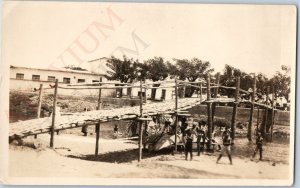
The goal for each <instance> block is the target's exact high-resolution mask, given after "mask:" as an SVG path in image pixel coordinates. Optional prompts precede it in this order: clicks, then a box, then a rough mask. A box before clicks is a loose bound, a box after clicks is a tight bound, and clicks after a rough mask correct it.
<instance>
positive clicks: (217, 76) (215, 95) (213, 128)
mask: <svg viewBox="0 0 300 188" xmlns="http://www.w3.org/2000/svg"><path fill="white" fill-rule="evenodd" d="M216 84H217V85H219V84H220V73H219V72H218V73H217V75H216ZM218 94H219V87H216V88H214V98H218ZM216 106H217V103H213V104H212V122H214V118H215V113H216ZM214 130H215V126H214V123H212V131H213V132H214Z"/></svg>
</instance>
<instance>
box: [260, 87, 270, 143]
mask: <svg viewBox="0 0 300 188" xmlns="http://www.w3.org/2000/svg"><path fill="white" fill-rule="evenodd" d="M269 93H270V87H269V86H268V87H267V92H266V95H267V96H266V105H268V102H269ZM264 120H265V122H263V125H262V127H261V128H262V129H261V131H262V136H263V138H265V139H266V136H267V123H268V107H265V117H264ZM266 140H267V139H266Z"/></svg>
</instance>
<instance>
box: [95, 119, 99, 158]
mask: <svg viewBox="0 0 300 188" xmlns="http://www.w3.org/2000/svg"><path fill="white" fill-rule="evenodd" d="M95 132H96V147H95V156H98V153H99V138H100V121H99V122H98V123H97V124H96V126H95Z"/></svg>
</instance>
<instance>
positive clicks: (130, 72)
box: [106, 56, 139, 96]
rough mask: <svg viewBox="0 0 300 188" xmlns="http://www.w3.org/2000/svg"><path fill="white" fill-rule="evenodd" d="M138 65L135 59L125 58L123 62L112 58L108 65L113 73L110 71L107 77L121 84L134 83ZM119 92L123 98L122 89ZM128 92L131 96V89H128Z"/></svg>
mask: <svg viewBox="0 0 300 188" xmlns="http://www.w3.org/2000/svg"><path fill="white" fill-rule="evenodd" d="M138 65H139V62H138V60H133V58H127V57H126V56H123V60H122V59H118V58H116V57H114V56H112V57H111V58H110V59H109V60H108V63H107V66H108V67H109V68H111V70H112V71H108V72H107V73H108V75H107V76H106V77H107V79H108V80H118V81H120V82H121V83H132V82H133V80H135V79H136V78H137V72H136V70H137V68H138ZM118 91H119V92H120V96H122V89H119V90H118ZM127 91H128V93H129V95H130V93H131V89H128V90H127Z"/></svg>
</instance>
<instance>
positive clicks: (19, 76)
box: [16, 73, 24, 80]
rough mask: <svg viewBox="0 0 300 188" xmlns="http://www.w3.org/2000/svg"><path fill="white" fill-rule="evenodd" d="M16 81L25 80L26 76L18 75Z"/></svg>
mask: <svg viewBox="0 0 300 188" xmlns="http://www.w3.org/2000/svg"><path fill="white" fill-rule="evenodd" d="M16 79H17V80H24V74H22V73H17V75H16Z"/></svg>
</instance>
